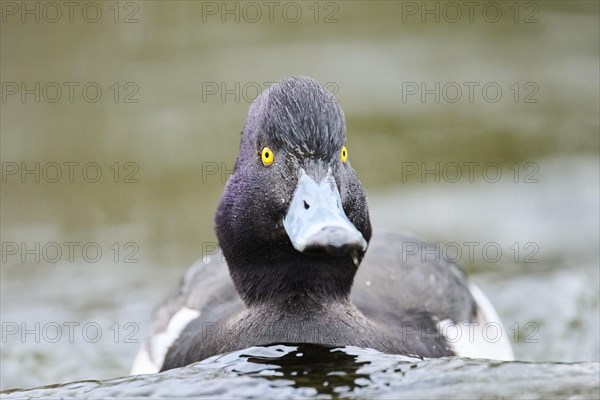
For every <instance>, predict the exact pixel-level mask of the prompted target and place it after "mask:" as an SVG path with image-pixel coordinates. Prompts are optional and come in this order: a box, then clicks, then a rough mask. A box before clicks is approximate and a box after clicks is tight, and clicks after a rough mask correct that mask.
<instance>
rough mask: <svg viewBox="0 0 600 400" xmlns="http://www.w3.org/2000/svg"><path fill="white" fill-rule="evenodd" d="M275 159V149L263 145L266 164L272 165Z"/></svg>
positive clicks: (263, 157) (263, 159) (264, 162)
mask: <svg viewBox="0 0 600 400" xmlns="http://www.w3.org/2000/svg"><path fill="white" fill-rule="evenodd" d="M273 161H275V154H273V150H271V149H270V148H268V147H263V149H262V162H263V164H265V165H271V164H273Z"/></svg>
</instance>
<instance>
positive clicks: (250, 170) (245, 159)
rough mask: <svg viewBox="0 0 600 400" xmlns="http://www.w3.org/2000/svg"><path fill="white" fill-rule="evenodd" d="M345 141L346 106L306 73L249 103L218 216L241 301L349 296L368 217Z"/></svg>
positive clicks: (365, 242)
mask: <svg viewBox="0 0 600 400" xmlns="http://www.w3.org/2000/svg"><path fill="white" fill-rule="evenodd" d="M345 143H346V124H345V121H344V113H343V111H342V109H341V107H340V106H339V104H338V102H337V100H336V98H335V97H334V96H333V95H332V94H331V93H330V92H328V91H327V90H326V89H325V88H324V87H323V86H321V85H320V84H319V83H318V82H316V81H315V80H313V79H310V78H306V77H292V78H289V79H286V80H284V81H281V82H279V83H276V84H274V85H272V86H271V87H270V88H269V89H267V90H265V91H264V92H263V93H262V94H261V95H260V97H259V98H258V99H257V100H256V101H255V102H253V103H252V105H251V107H250V110H249V113H248V118H247V121H246V126H245V128H244V131H243V133H242V140H241V145H240V152H239V156H238V158H237V162H236V165H235V168H234V171H233V174H232V176H231V178H230V179H229V181H228V183H227V186H226V188H225V193H224V194H223V197H222V198H221V202H220V204H219V207H218V210H217V214H216V233H217V237H218V239H219V244H220V246H221V248H222V250H223V254H224V256H225V258H226V260H227V264H228V266H229V270H230V274H231V277H232V279H233V281H234V284H235V286H236V289H237V290H238V293H239V294H240V296H241V297H242V299H243V300H244V302H245V303H246V304H247V305H252V304H255V303H263V302H271V303H282V300H287V302H288V303H289V300H290V299H291V298H292V297H297V296H300V297H302V298H303V302H305V301H310V300H312V301H314V302H320V303H322V302H323V301H326V300H331V299H336V298H337V299H345V300H347V298H348V296H349V293H350V289H351V286H352V281H353V279H354V275H355V273H356V269H357V268H358V266H359V264H360V261H361V260H362V258H363V256H364V254H365V251H366V250H367V246H368V242H369V240H370V238H371V224H370V221H369V213H368V208H367V202H366V194H365V192H364V190H363V188H362V185H361V184H360V182H359V181H358V178H357V177H356V174H355V173H354V170H353V169H352V167H351V166H350V161H349V160H348V149H347V148H346V145H345ZM283 297H285V298H283ZM284 303H285V301H284Z"/></svg>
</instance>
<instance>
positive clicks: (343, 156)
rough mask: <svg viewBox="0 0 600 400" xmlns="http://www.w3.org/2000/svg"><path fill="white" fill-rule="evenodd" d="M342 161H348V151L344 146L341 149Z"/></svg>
mask: <svg viewBox="0 0 600 400" xmlns="http://www.w3.org/2000/svg"><path fill="white" fill-rule="evenodd" d="M342 161H343V162H346V161H348V149H347V148H346V146H344V147H342Z"/></svg>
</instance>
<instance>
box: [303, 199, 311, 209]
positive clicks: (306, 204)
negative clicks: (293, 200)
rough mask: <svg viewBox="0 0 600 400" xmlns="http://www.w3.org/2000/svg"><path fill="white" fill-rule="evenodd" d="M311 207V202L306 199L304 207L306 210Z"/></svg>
mask: <svg viewBox="0 0 600 400" xmlns="http://www.w3.org/2000/svg"><path fill="white" fill-rule="evenodd" d="M309 208H310V204H308V203H307V202H306V200H304V209H305V210H308V209H309Z"/></svg>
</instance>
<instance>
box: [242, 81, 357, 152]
mask: <svg viewBox="0 0 600 400" xmlns="http://www.w3.org/2000/svg"><path fill="white" fill-rule="evenodd" d="M246 134H247V135H256V134H264V135H266V137H267V140H268V141H271V142H273V143H274V144H275V145H276V146H278V147H282V148H286V149H287V150H288V151H292V152H294V153H296V154H297V155H299V156H302V157H314V158H323V159H325V160H330V159H331V158H332V157H333V156H334V155H336V154H337V153H338V152H339V151H340V149H341V148H342V146H343V144H344V142H345V140H346V123H345V121H344V113H343V111H342V109H341V107H340V106H339V104H338V101H337V99H336V98H335V96H334V95H333V94H331V93H330V92H329V91H328V90H327V89H325V88H324V87H323V86H322V85H321V84H320V83H318V82H317V81H315V80H314V79H311V78H307V77H291V78H288V79H286V80H284V81H281V82H279V83H276V84H274V85H272V86H271V87H270V88H269V89H267V90H265V91H264V92H263V93H262V94H261V96H260V98H259V99H257V101H256V102H255V103H254V104H253V105H252V107H251V108H250V112H249V115H248V121H247V124H246Z"/></svg>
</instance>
